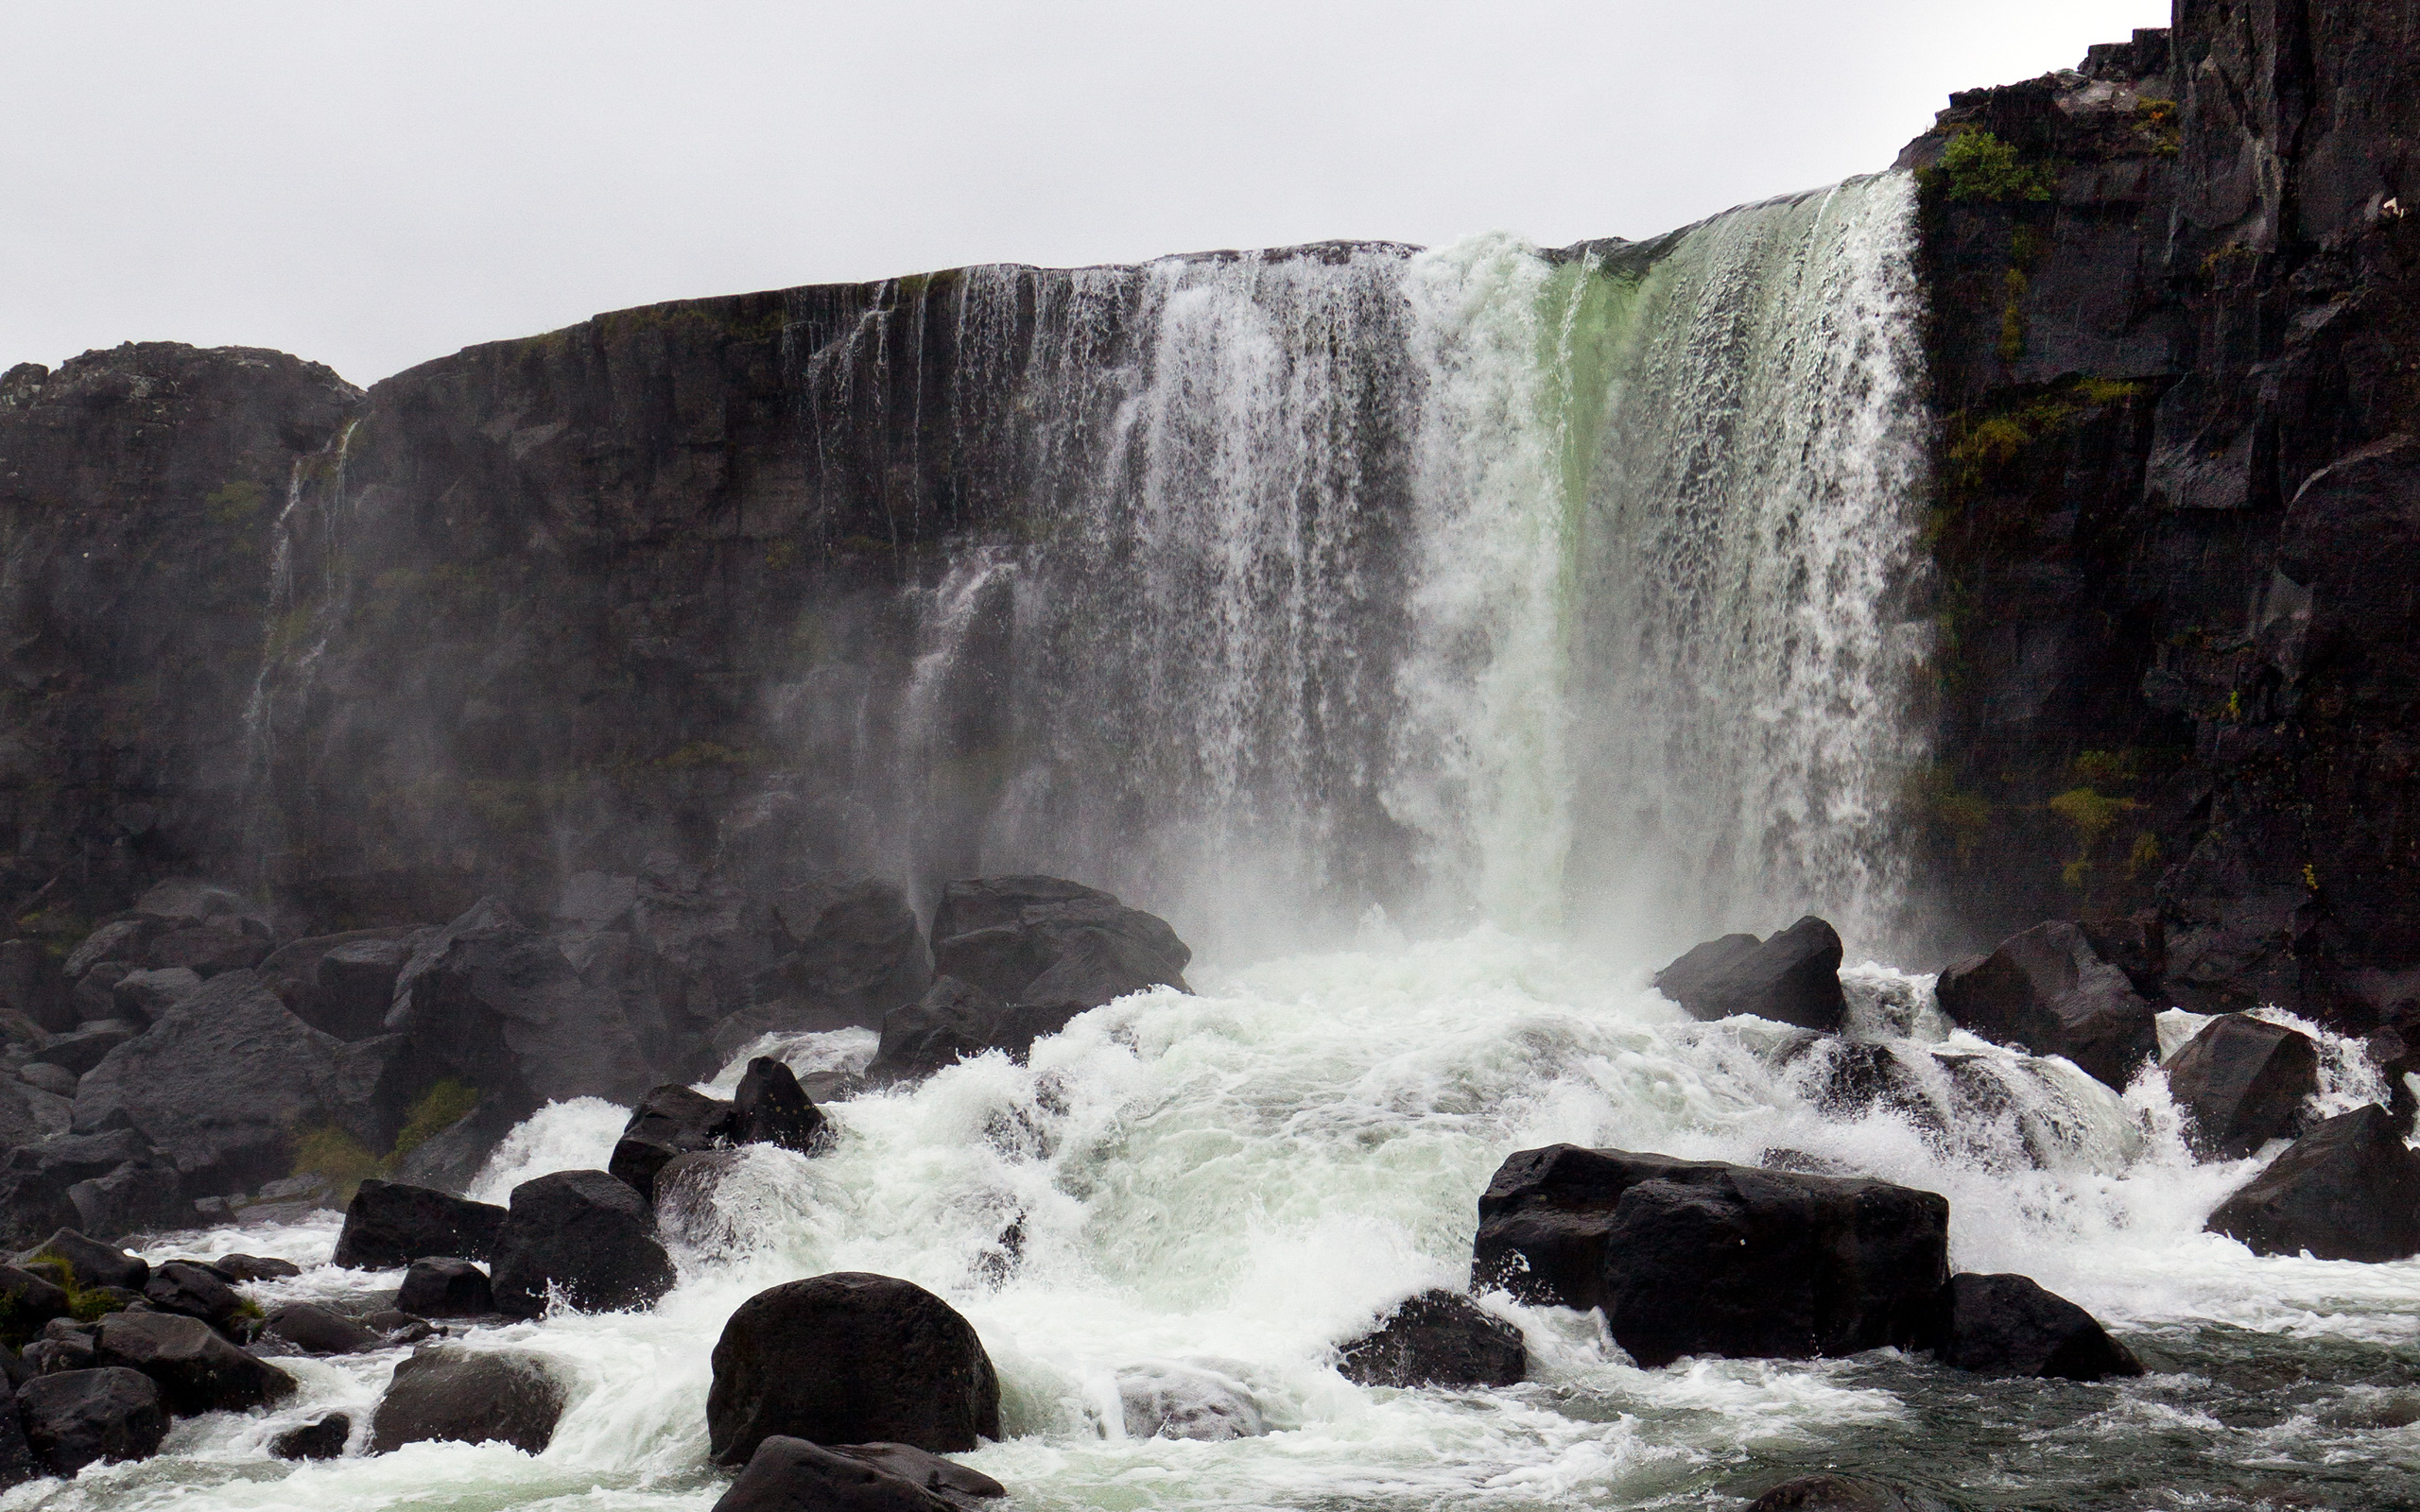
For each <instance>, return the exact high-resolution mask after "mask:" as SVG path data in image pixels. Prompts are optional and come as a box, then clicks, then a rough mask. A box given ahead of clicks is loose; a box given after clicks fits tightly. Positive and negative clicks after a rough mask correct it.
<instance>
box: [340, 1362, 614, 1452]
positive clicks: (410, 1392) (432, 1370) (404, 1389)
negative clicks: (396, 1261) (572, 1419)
mask: <svg viewBox="0 0 2420 1512" xmlns="http://www.w3.org/2000/svg"><path fill="white" fill-rule="evenodd" d="M567 1400H568V1394H567V1393H566V1392H565V1391H564V1389H563V1383H562V1381H561V1380H559V1379H558V1378H557V1377H556V1375H555V1372H554V1370H553V1369H552V1368H551V1367H550V1366H548V1365H547V1364H546V1362H545V1361H544V1359H543V1358H541V1357H540V1356H538V1355H535V1354H532V1353H530V1352H528V1351H527V1350H524V1349H465V1348H463V1347H462V1346H460V1345H458V1344H437V1343H429V1344H423V1345H422V1346H421V1347H420V1348H419V1349H414V1350H413V1351H412V1352H411V1354H410V1356H409V1357H408V1358H406V1360H404V1362H403V1363H402V1364H400V1365H398V1366H395V1377H394V1380H393V1381H391V1382H390V1383H388V1386H387V1394H386V1395H385V1396H383V1397H381V1398H379V1399H378V1410H377V1411H376V1413H374V1414H373V1415H372V1417H371V1419H370V1452H372V1453H373V1454H386V1453H391V1452H394V1451H395V1450H398V1449H401V1448H403V1447H404V1446H405V1445H406V1444H417V1443H423V1442H425V1441H428V1440H432V1439H435V1440H443V1441H447V1442H452V1443H461V1444H485V1443H505V1444H510V1445H511V1446H512V1447H514V1448H515V1449H520V1450H525V1451H527V1452H529V1453H532V1454H536V1453H539V1452H543V1451H544V1449H545V1447H546V1446H547V1445H548V1444H549V1443H552V1442H553V1441H554V1436H555V1425H556V1424H557V1423H559V1422H561V1421H562V1416H563V1407H564V1405H565V1403H566V1401H567Z"/></svg>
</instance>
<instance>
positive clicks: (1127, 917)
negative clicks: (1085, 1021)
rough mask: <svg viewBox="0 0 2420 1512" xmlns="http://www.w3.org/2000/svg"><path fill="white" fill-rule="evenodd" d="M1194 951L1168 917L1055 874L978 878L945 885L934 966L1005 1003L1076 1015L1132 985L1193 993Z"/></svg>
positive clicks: (1131, 989)
mask: <svg viewBox="0 0 2420 1512" xmlns="http://www.w3.org/2000/svg"><path fill="white" fill-rule="evenodd" d="M1192 958H1193V953H1192V952H1191V951H1190V950H1188V949H1186V947H1185V944H1184V941H1183V940H1181V939H1179V938H1177V936H1176V931H1174V930H1172V929H1170V928H1169V927H1168V926H1167V920H1165V919H1160V918H1158V917H1157V916H1155V915H1151V914H1147V913H1145V912H1143V911H1142V910H1141V909H1139V908H1129V907H1127V906H1126V905H1125V904H1123V903H1121V902H1118V901H1117V900H1116V899H1115V897H1113V896H1111V895H1110V894H1108V893H1105V892H1101V891H1098V889H1096V888H1092V887H1085V886H1080V885H1078V884H1075V883H1072V882H1065V881H1063V880H1061V879H1059V878H1057V877H981V878H977V879H974V880H971V881H966V882H953V883H950V884H948V885H945V886H943V887H942V901H941V905H940V907H939V908H938V909H936V910H935V912H934V915H933V970H934V971H935V972H936V973H937V974H939V975H944V976H954V977H957V978H958V979H959V981H961V982H966V983H969V984H971V985H973V986H975V987H977V988H981V989H983V990H984V991H986V992H989V993H990V994H992V995H993V996H994V997H995V998H998V999H1000V1000H1001V1001H1003V1002H1008V1003H1023V1004H1030V1005H1036V1006H1042V1007H1051V1008H1061V1009H1065V1010H1067V1011H1069V1012H1070V1013H1080V1012H1082V1011H1084V1010H1085V1009H1087V1008H1097V1007H1099V1006H1100V1005H1102V1004H1104V1003H1108V1002H1110V1001H1112V1000H1113V999H1115V998H1120V997H1124V996H1125V995H1126V994H1128V993H1130V992H1140V991H1142V990H1144V989H1145V988H1153V987H1173V988H1177V989H1178V990H1179V991H1190V990H1191V988H1187V987H1186V986H1185V984H1184V968H1185V965H1186V963H1187V962H1189V961H1190V960H1191V959H1192Z"/></svg>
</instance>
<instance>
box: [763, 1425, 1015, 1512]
mask: <svg viewBox="0 0 2420 1512" xmlns="http://www.w3.org/2000/svg"><path fill="white" fill-rule="evenodd" d="M970 1487H973V1488H970ZM1007 1494H1008V1491H1007V1488H1006V1487H1004V1486H1001V1485H1000V1483H999V1482H997V1481H994V1480H993V1479H992V1478H991V1477H990V1476H988V1475H983V1474H980V1473H978V1472H977V1471H974V1470H970V1469H966V1468H965V1467H964V1466H960V1465H952V1464H950V1462H949V1461H947V1460H944V1459H941V1458H938V1457H936V1456H934V1455H930V1454H925V1453H922V1452H920V1451H917V1450H915V1449H912V1448H910V1447H908V1446H907V1445H904V1444H858V1445H844V1446H841V1447H839V1448H837V1449H826V1448H824V1447H823V1446H821V1444H811V1443H808V1442H807V1441H806V1440H805V1439H804V1438H793V1437H789V1436H787V1435H779V1434H776V1435H772V1436H770V1437H769V1438H767V1439H766V1440H765V1441H764V1442H763V1443H762V1444H760V1445H759V1446H758V1447H757V1448H756V1450H755V1452H753V1453H752V1455H750V1457H749V1460H748V1466H747V1469H743V1470H741V1471H740V1472H739V1478H738V1479H737V1480H735V1481H734V1482H732V1484H731V1489H730V1490H728V1491H725V1492H724V1493H723V1494H722V1499H721V1500H720V1501H718V1502H717V1503H715V1512H800V1509H804V1508H809V1507H812V1508H818V1509H829V1512H951V1509H953V1508H962V1507H964V1506H967V1505H969V1504H971V1503H974V1502H975V1501H976V1500H977V1498H982V1497H994V1496H1005V1495H1007Z"/></svg>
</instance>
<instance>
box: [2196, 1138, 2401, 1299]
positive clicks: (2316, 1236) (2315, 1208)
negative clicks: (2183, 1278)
mask: <svg viewBox="0 0 2420 1512" xmlns="http://www.w3.org/2000/svg"><path fill="white" fill-rule="evenodd" d="M2207 1227H2208V1228H2209V1229H2210V1230H2211V1231H2212V1232H2213V1233H2222V1234H2225V1235H2227V1236H2228V1237H2229V1238H2232V1239H2239V1240H2241V1241H2242V1242H2243V1243H2244V1244H2246V1245H2248V1246H2251V1247H2252V1250H2253V1252H2254V1253H2256V1254H2261V1255H2296V1254H2300V1253H2302V1252H2303V1251H2304V1250H2308V1251H2310V1252H2311V1253H2312V1254H2313V1255H2315V1256H2317V1257H2319V1258H2320V1259H2321V1260H2367V1261H2384V1260H2401V1259H2403V1258H2405V1257H2406V1256H2409V1255H2413V1254H2420V1155H2414V1154H2413V1153H2412V1152H2411V1150H2409V1149H2407V1148H2405V1147H2404V1143H2403V1135H2402V1132H2401V1130H2400V1128H2399V1127H2398V1125H2396V1122H2395V1120H2394V1118H2393V1117H2392V1116H2391V1115H2390V1114H2389V1113H2388V1112H2387V1110H2386V1109H2385V1108H2379V1107H2377V1105H2376V1104H2373V1105H2371V1106H2370V1107H2368V1108H2357V1109H2356V1110H2354V1111H2353V1112H2350V1113H2342V1114H2339V1115H2338V1116H2336V1117H2334V1118H2331V1119H2329V1120H2327V1121H2326V1122H2325V1123H2323V1124H2321V1125H2319V1126H2318V1127H2317V1128H2314V1129H2312V1130H2311V1131H2310V1132H2309V1133H2308V1134H2306V1135H2304V1136H2303V1137H2302V1138H2301V1139H2298V1140H2296V1141H2295V1142H2294V1143H2291V1144H2290V1145H2288V1146H2287V1147H2286V1151H2285V1153H2284V1154H2282V1155H2280V1156H2278V1157H2277V1159H2276V1160H2273V1161H2271V1162H2270V1163H2269V1168H2268V1169H2267V1170H2265V1171H2263V1172H2261V1173H2260V1174H2259V1175H2258V1176H2257V1177H2254V1178H2253V1179H2252V1180H2251V1181H2250V1182H2248V1183H2246V1184H2245V1185H2244V1186H2243V1187H2242V1188H2241V1189H2240V1190H2239V1191H2238V1192H2237V1193H2236V1194H2234V1195H2232V1196H2230V1197H2228V1198H2227V1199H2226V1201H2224V1202H2222V1203H2221V1204H2219V1209H2218V1211H2216V1212H2213V1213H2212V1214H2210V1221H2209V1224H2208V1226H2207Z"/></svg>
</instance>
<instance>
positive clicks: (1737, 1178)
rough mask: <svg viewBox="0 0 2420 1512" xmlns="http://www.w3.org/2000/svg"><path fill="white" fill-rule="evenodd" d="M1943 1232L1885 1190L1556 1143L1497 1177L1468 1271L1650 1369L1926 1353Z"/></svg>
mask: <svg viewBox="0 0 2420 1512" xmlns="http://www.w3.org/2000/svg"><path fill="white" fill-rule="evenodd" d="M1948 1224H1949V1204H1948V1203H1947V1202H1946V1201H1945V1200H1944V1199H1942V1198H1941V1197H1939V1196H1937V1195H1935V1194H1932V1193H1929V1192H1917V1191H1913V1190H1911V1189H1910V1188H1907V1187H1899V1186H1893V1185H1892V1184H1891V1183H1889V1182H1887V1181H1876V1180H1862V1179H1846V1178H1841V1177H1820V1176H1799V1175H1793V1174H1785V1173H1781V1172H1774V1171H1758V1170H1755V1169H1753V1168H1750V1167H1746V1166H1736V1165H1726V1164H1723V1163H1721V1162H1720V1161H1710V1160H1673V1159H1672V1158H1670V1157H1668V1156H1662V1155H1634V1154H1631V1153H1630V1152H1628V1151H1623V1150H1588V1149H1582V1148H1580V1147H1578V1146H1575V1145H1569V1144H1557V1145H1550V1146H1547V1148H1545V1149H1539V1150H1524V1151H1521V1152H1520V1153H1518V1154H1516V1155H1514V1156H1513V1157H1512V1158H1511V1159H1509V1160H1506V1161H1505V1162H1504V1164H1503V1165H1502V1166H1501V1167H1500V1168H1498V1169H1497V1171H1496V1173H1495V1179H1494V1180H1493V1181H1492V1182H1490V1183H1489V1185H1488V1189H1487V1192H1486V1193H1485V1194H1483V1195H1482V1196H1481V1197H1480V1198H1479V1229H1478V1239H1477V1241H1476V1243H1475V1244H1474V1246H1473V1271H1474V1274H1475V1275H1476V1276H1477V1277H1478V1279H1480V1280H1482V1281H1491V1282H1494V1283H1495V1284H1500V1285H1502V1286H1504V1287H1505V1288H1506V1289H1507V1290H1510V1291H1512V1292H1513V1293H1514V1294H1515V1295H1516V1296H1521V1297H1526V1298H1529V1299H1531V1300H1537V1301H1547V1302H1560V1303H1562V1304H1563V1305H1564V1306H1568V1307H1578V1308H1588V1307H1601V1308H1602V1309H1603V1310H1604V1312H1605V1316H1606V1320H1607V1322H1608V1324H1609V1325H1610V1326H1611V1329H1612V1332H1613V1335H1614V1338H1615V1341H1616V1342H1617V1343H1618V1344H1620V1345H1621V1346H1622V1348H1623V1349H1627V1350H1629V1351H1630V1353H1631V1356H1632V1357H1633V1358H1634V1359H1635V1360H1636V1361H1637V1362H1638V1363H1639V1364H1640V1365H1642V1366H1647V1367H1648V1368H1654V1367H1655V1366H1661V1365H1665V1364H1668V1363H1669V1362H1670V1361H1672V1360H1674V1359H1677V1358H1679V1357H1680V1356H1682V1355H1685V1354H1723V1355H1732V1356H1746V1357H1762V1358H1780V1359H1806V1358H1809V1357H1812V1356H1818V1355H1841V1354H1853V1353H1856V1352H1858V1350H1861V1349H1877V1348H1880V1347H1882V1346H1884V1345H1892V1346H1896V1347H1899V1348H1902V1349H1906V1348H1912V1347H1914V1346H1916V1345H1918V1344H1920V1343H1923V1342H1925V1341H1926V1340H1927V1338H1928V1336H1929V1332H1930V1330H1931V1327H1932V1320H1933V1316H1934V1310H1935V1308H1936V1306H1937V1302H1938V1298H1939V1296H1940V1293H1941V1288H1942V1286H1943V1284H1944V1283H1945V1281H1946V1280H1948V1276H1949V1265H1948ZM1716 1257H1720V1259H1719V1260H1718V1259H1717V1258H1716Z"/></svg>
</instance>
